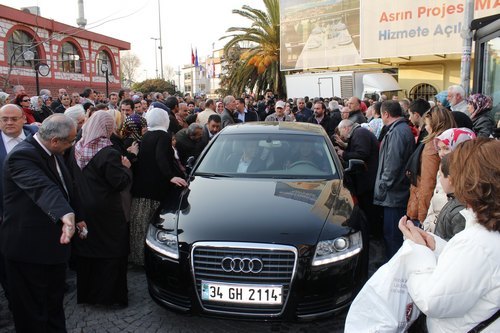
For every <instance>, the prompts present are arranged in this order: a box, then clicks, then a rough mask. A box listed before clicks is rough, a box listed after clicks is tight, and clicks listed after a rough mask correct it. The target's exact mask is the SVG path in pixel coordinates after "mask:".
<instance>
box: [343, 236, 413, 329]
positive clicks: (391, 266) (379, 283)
mask: <svg viewBox="0 0 500 333" xmlns="http://www.w3.org/2000/svg"><path fill="white" fill-rule="evenodd" d="M410 251H411V247H410V245H409V244H408V241H405V242H404V243H403V246H402V247H401V248H400V249H399V251H398V252H397V253H396V254H395V255H394V256H393V257H392V258H391V260H389V262H388V263H386V264H385V265H383V266H382V267H380V268H379V269H378V270H377V271H376V272H375V274H373V276H372V277H371V278H370V279H369V280H368V281H367V282H366V284H365V285H364V286H363V289H361V291H360V292H359V294H358V295H357V296H356V298H355V299H354V301H353V302H352V304H351V307H350V309H349V312H348V314H347V318H346V323H345V330H344V332H345V333H349V332H352V333H360V332H370V333H375V332H377V333H382V332H405V331H406V330H407V329H408V328H409V327H410V325H411V324H412V323H413V322H414V321H415V320H416V319H417V317H418V316H419V314H420V310H419V309H418V308H417V306H416V305H415V304H414V303H413V301H412V299H411V297H410V295H409V294H408V288H407V287H406V278H407V274H406V264H405V261H406V258H407V256H408V254H409V252H410Z"/></svg>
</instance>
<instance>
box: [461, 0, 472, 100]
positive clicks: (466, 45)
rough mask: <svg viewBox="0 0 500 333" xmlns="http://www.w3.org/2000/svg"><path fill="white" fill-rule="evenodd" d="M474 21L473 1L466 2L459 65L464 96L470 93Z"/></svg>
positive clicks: (467, 0)
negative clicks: (471, 26)
mask: <svg viewBox="0 0 500 333" xmlns="http://www.w3.org/2000/svg"><path fill="white" fill-rule="evenodd" d="M473 19H474V0H466V3H465V10H464V24H463V26H462V31H461V33H460V35H461V36H462V39H463V42H462V62H461V64H460V84H461V85H462V87H463V88H464V90H465V96H464V97H467V96H469V93H470V63H471V49H472V32H471V30H470V24H471V22H472V20H473Z"/></svg>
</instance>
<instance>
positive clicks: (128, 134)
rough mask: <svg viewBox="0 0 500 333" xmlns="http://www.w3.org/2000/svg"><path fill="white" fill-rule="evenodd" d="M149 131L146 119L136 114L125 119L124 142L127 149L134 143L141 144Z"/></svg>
mask: <svg viewBox="0 0 500 333" xmlns="http://www.w3.org/2000/svg"><path fill="white" fill-rule="evenodd" d="M147 130H148V127H147V122H146V118H144V117H142V116H140V115H138V114H135V113H134V114H131V115H130V116H128V117H127V118H125V122H124V124H123V142H124V144H125V147H126V148H128V147H130V146H131V145H132V143H134V142H137V143H139V142H141V139H142V136H143V135H144V133H146V131H147Z"/></svg>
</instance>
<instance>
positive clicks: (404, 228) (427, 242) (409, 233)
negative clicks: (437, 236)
mask: <svg viewBox="0 0 500 333" xmlns="http://www.w3.org/2000/svg"><path fill="white" fill-rule="evenodd" d="M399 230H401V232H402V233H403V236H405V238H406V239H410V240H412V241H413V242H414V243H416V244H420V245H423V246H427V247H428V248H429V249H431V250H432V251H434V249H435V248H436V241H435V240H434V237H433V236H432V235H431V234H429V233H428V232H426V231H423V230H422V229H420V228H417V227H415V226H414V225H413V222H412V221H411V220H408V218H407V217H406V216H403V217H402V218H401V220H399Z"/></svg>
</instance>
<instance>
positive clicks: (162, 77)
mask: <svg viewBox="0 0 500 333" xmlns="http://www.w3.org/2000/svg"><path fill="white" fill-rule="evenodd" d="M158 29H159V30H160V47H159V49H160V71H161V79H162V80H164V79H165V77H164V76H163V45H162V41H161V11H160V0H158Z"/></svg>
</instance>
